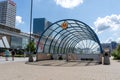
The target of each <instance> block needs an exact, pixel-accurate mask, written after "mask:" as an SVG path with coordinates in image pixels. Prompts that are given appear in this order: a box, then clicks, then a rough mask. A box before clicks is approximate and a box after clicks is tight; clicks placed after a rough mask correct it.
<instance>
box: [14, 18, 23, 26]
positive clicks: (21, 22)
mask: <svg viewBox="0 0 120 80" xmlns="http://www.w3.org/2000/svg"><path fill="white" fill-rule="evenodd" d="M20 24H24V21H23V20H22V17H21V16H16V25H20Z"/></svg>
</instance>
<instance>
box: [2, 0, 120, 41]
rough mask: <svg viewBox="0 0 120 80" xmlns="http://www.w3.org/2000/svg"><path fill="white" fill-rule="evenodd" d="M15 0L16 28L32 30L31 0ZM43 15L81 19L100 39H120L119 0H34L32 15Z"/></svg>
mask: <svg viewBox="0 0 120 80" xmlns="http://www.w3.org/2000/svg"><path fill="white" fill-rule="evenodd" d="M0 1H2V0H0ZM13 1H14V2H15V3H16V5H17V11H16V28H18V29H20V30H21V31H22V32H26V33H29V31H30V29H29V26H30V24H29V22H30V0H13ZM43 17H44V18H46V19H47V20H48V21H51V22H52V23H54V22H56V21H59V20H62V19H76V20H79V21H82V22H84V23H86V24H87V25H89V26H90V27H91V28H92V29H93V30H94V31H95V33H96V34H97V35H98V37H99V40H100V42H101V43H106V42H111V41H117V42H119V43H120V0H33V18H43Z"/></svg>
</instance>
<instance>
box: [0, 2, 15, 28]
mask: <svg viewBox="0 0 120 80" xmlns="http://www.w3.org/2000/svg"><path fill="white" fill-rule="evenodd" d="M15 18H16V3H14V2H13V1H12V0H5V1H1V2H0V23H2V24H4V25H6V26H9V27H13V28H15Z"/></svg>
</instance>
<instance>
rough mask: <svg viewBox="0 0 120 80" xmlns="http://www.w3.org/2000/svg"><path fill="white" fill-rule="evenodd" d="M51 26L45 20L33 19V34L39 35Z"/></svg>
mask: <svg viewBox="0 0 120 80" xmlns="http://www.w3.org/2000/svg"><path fill="white" fill-rule="evenodd" d="M51 24H52V23H51V22H50V21H47V20H46V19H45V18H35V19H34V21H33V33H34V34H38V35H40V34H41V33H42V32H43V31H44V30H45V29H46V28H47V27H48V26H50V25H51Z"/></svg>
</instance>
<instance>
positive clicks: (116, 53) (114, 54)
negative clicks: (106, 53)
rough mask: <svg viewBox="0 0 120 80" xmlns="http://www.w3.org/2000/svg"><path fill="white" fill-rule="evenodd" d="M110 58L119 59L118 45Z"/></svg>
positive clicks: (119, 49)
mask: <svg viewBox="0 0 120 80" xmlns="http://www.w3.org/2000/svg"><path fill="white" fill-rule="evenodd" d="M112 56H113V57H114V59H120V45H118V47H117V49H116V50H114V51H113V52H112Z"/></svg>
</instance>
